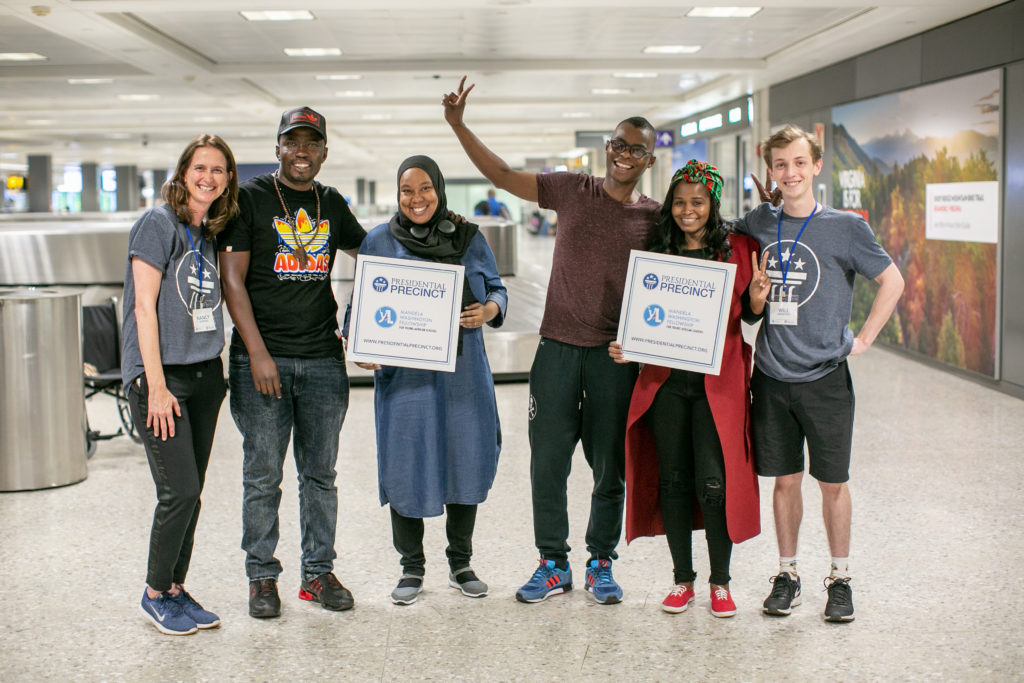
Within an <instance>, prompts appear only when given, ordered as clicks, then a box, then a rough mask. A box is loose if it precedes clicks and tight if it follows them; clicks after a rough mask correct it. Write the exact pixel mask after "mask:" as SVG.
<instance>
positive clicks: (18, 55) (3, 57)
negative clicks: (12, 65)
mask: <svg viewBox="0 0 1024 683" xmlns="http://www.w3.org/2000/svg"><path fill="white" fill-rule="evenodd" d="M40 59H49V57H44V56H43V55H41V54H39V53H37V52H0V62H35V61H38V60H40Z"/></svg>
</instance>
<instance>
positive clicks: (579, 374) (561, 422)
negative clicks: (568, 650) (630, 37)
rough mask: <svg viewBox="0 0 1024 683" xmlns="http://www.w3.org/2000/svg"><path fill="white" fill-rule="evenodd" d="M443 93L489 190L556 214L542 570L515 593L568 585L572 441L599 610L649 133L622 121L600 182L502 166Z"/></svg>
mask: <svg viewBox="0 0 1024 683" xmlns="http://www.w3.org/2000/svg"><path fill="white" fill-rule="evenodd" d="M465 83H466V78H465V77H463V78H462V81H461V82H460V83H459V88H458V92H452V93H448V94H447V95H445V96H444V97H443V98H442V102H443V104H444V116H445V119H446V120H447V121H448V123H449V124H450V125H451V127H452V130H453V131H454V132H455V135H456V137H457V138H458V139H459V142H460V143H461V144H462V147H463V149H464V150H465V151H466V154H467V155H468V156H469V158H470V160H471V161H472V162H473V163H474V164H475V165H476V167H477V168H478V169H480V172H481V173H483V174H484V176H486V177H487V179H488V180H490V181H491V182H492V183H493V184H494V185H495V186H497V187H500V188H501V189H503V190H507V191H508V192H511V193H512V194H514V195H516V196H517V197H520V198H521V199H525V200H527V201H533V202H537V203H538V204H539V205H540V206H541V207H542V208H545V209H554V210H555V211H556V212H557V213H558V233H557V235H556V238H555V253H554V260H553V263H552V267H551V278H550V281H549V283H548V294H547V301H546V302H545V305H544V318H543V320H542V321H541V325H540V333H541V340H540V345H539V346H538V347H537V354H536V356H535V357H534V359H533V367H532V368H531V369H530V406H529V417H530V483H531V488H532V493H533V530H534V531H533V533H534V539H535V541H536V544H537V549H538V550H539V551H540V555H541V558H540V566H539V567H538V568H537V570H536V571H535V572H534V574H533V576H532V577H531V578H530V580H529V581H528V582H527V583H526V584H525V585H524V586H523V587H522V588H520V589H519V590H518V591H517V592H516V598H517V599H518V600H519V601H520V602H540V601H541V600H544V599H545V598H547V597H548V596H550V595H557V594H559V593H563V592H565V591H567V590H569V589H571V588H572V570H571V569H570V568H569V559H568V556H569V550H570V548H569V545H568V538H569V516H568V511H567V509H566V480H567V479H568V477H569V469H570V466H571V462H572V454H573V451H575V449H576V444H577V443H578V442H580V441H581V440H582V442H583V453H584V455H585V456H586V458H587V463H588V464H589V465H590V467H591V469H592V470H593V473H594V488H593V491H592V493H591V502H590V524H589V525H588V528H587V536H586V540H587V550H588V552H589V553H590V560H589V561H588V563H587V574H586V583H585V585H584V588H585V589H586V590H587V591H588V592H589V593H590V594H591V595H592V596H593V597H594V599H595V600H596V601H597V602H599V603H601V604H612V603H617V602H620V601H621V600H622V589H621V588H620V587H619V585H618V584H617V583H616V582H615V579H614V578H613V577H612V568H611V565H612V560H614V559H616V558H617V557H618V556H617V555H616V553H615V546H616V545H617V544H618V542H619V537H620V535H621V533H622V504H623V500H624V498H625V485H624V473H623V471H624V459H625V431H626V414H627V412H628V408H629V398H630V395H631V393H632V391H633V384H634V382H635V380H636V373H637V366H636V365H635V364H634V363H628V364H624V365H623V364H618V363H615V362H614V361H612V360H611V358H609V356H608V349H607V347H608V342H610V341H612V340H614V339H615V335H616V332H617V331H618V325H619V308H620V305H621V302H622V290H623V288H624V287H625V281H626V268H627V266H628V264H629V251H630V249H646V248H647V246H648V244H649V242H650V240H651V237H652V236H653V230H654V226H655V223H656V222H657V219H658V214H659V212H660V210H661V205H660V204H659V203H658V202H656V201H654V200H653V199H650V198H648V197H645V196H644V195H642V194H640V193H639V192H637V190H636V184H637V182H638V181H639V180H640V176H642V175H643V173H644V171H646V170H647V169H648V168H650V167H651V166H653V165H654V155H653V150H654V137H655V131H654V128H653V127H652V126H651V124H650V123H649V122H648V121H647V120H646V119H644V118H641V117H633V118H630V119H626V120H625V121H623V122H622V123H620V124H619V125H618V126H617V127H616V128H615V133H614V135H613V136H612V139H611V140H610V141H608V143H607V144H606V145H605V151H606V153H607V171H606V173H605V176H604V178H595V177H593V176H590V175H583V174H575V173H546V174H534V173H526V172H523V171H515V170H512V169H511V168H509V166H508V164H506V163H505V162H504V161H503V160H502V159H501V158H500V157H498V156H497V155H496V154H494V153H493V152H492V151H491V150H489V149H488V148H487V147H486V146H484V144H483V143H482V142H481V141H480V140H479V138H477V137H476V136H475V135H474V134H473V133H472V132H471V131H470V130H469V129H468V128H467V127H466V125H465V124H464V123H463V120H462V117H463V112H464V111H465V108H466V97H467V96H468V95H469V93H470V91H471V90H472V89H473V86H472V85H470V86H469V87H468V88H465V87H464V86H465Z"/></svg>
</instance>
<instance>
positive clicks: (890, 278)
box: [850, 263, 903, 356]
mask: <svg viewBox="0 0 1024 683" xmlns="http://www.w3.org/2000/svg"><path fill="white" fill-rule="evenodd" d="M875 282H877V283H878V284H879V288H878V293H877V294H875V301H874V303H872V304H871V312H870V313H868V318H867V320H865V321H864V326H863V327H861V328H860V332H858V333H857V336H856V337H854V339H853V349H852V350H851V351H850V355H851V356H856V355H857V354H860V353H864V352H865V351H867V350H868V349H869V348H870V347H871V345H872V344H873V343H874V341H875V337H877V336H878V333H879V332H881V331H882V327H884V326H885V322H886V321H887V320H888V319H889V316H890V315H892V312H893V309H894V308H896V302H897V301H899V300H900V296H902V295H903V275H901V274H900V269H899V268H897V267H896V264H895V263H890V264H889V267H888V268H886V269H885V270H883V271H882V273H881V274H880V275H879V276H878V277H876V278H875Z"/></svg>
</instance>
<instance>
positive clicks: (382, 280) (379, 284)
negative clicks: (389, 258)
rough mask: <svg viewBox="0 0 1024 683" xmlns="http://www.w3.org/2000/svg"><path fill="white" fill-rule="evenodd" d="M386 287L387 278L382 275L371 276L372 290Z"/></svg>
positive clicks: (381, 290)
mask: <svg viewBox="0 0 1024 683" xmlns="http://www.w3.org/2000/svg"><path fill="white" fill-rule="evenodd" d="M387 288H388V279H387V278H386V277H384V276H383V275H378V276H377V277H375V278H373V291H375V292H383V291H384V290H386V289H387Z"/></svg>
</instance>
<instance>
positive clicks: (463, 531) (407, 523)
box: [391, 503, 477, 576]
mask: <svg viewBox="0 0 1024 683" xmlns="http://www.w3.org/2000/svg"><path fill="white" fill-rule="evenodd" d="M476 508H477V506H476V505H458V504H456V503H448V504H447V505H445V506H444V510H445V531H446V532H447V534H448V548H447V549H446V550H445V554H446V555H447V556H448V566H449V567H450V568H451V570H452V571H453V572H455V571H458V570H459V569H462V568H464V567H468V566H469V559H470V558H471V557H472V556H473V528H474V527H475V526H476ZM391 538H392V540H393V542H394V544H395V550H397V551H398V554H399V555H401V556H402V572H403V573H405V574H415V575H416V576H423V574H424V573H425V572H426V566H427V558H426V556H425V555H424V554H423V520H422V519H420V518H419V517H403V516H402V515H400V514H398V513H397V512H395V508H391Z"/></svg>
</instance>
